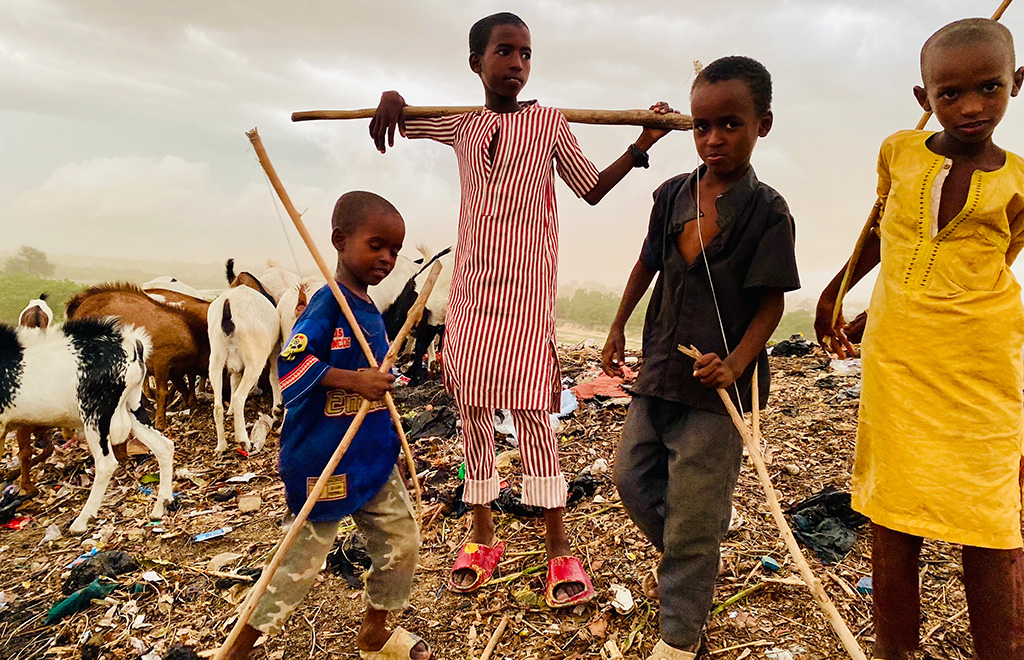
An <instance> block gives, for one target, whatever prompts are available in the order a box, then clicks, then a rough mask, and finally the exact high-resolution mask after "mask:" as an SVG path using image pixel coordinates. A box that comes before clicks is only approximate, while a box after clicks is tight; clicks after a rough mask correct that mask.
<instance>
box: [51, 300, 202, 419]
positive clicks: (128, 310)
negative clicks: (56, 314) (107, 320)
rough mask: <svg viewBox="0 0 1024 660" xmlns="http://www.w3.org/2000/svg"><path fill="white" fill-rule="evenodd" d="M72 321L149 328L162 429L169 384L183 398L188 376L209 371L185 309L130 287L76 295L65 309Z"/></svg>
mask: <svg viewBox="0 0 1024 660" xmlns="http://www.w3.org/2000/svg"><path fill="white" fill-rule="evenodd" d="M65 314H66V316H67V318H68V320H71V319H80V318H88V317H103V316H116V317H117V318H119V319H121V320H122V321H125V322H127V323H131V324H133V325H136V326H138V327H140V328H145V329H146V331H147V332H149V336H150V337H151V339H152V342H153V350H152V351H150V353H149V356H148V359H147V360H146V368H147V370H148V371H149V373H150V374H152V376H153V379H154V380H155V381H156V397H155V402H156V419H155V426H156V428H158V429H163V428H166V426H167V414H166V410H167V389H168V388H167V383H168V381H171V380H173V381H174V383H175V386H176V387H177V388H178V389H179V391H181V392H182V393H183V394H184V393H185V392H187V391H188V388H187V387H186V386H185V378H184V377H185V375H186V374H195V373H202V372H203V370H208V369H209V346H208V345H207V347H206V357H205V362H204V358H203V356H202V354H201V351H200V348H199V346H197V344H196V340H195V338H194V336H193V332H192V329H191V327H190V325H189V315H188V314H186V313H185V311H184V310H183V309H179V308H177V307H171V306H170V305H166V304H163V303H160V302H157V301H156V300H153V299H152V298H150V297H149V296H148V295H146V292H145V291H143V290H142V289H140V288H139V287H137V286H135V285H134V284H127V283H120V282H119V283H108V284H101V285H98V286H94V287H92V288H89V289H86V290H85V291H82V292H80V293H77V294H75V296H73V297H72V298H71V300H69V301H68V304H67V307H66V308H65Z"/></svg>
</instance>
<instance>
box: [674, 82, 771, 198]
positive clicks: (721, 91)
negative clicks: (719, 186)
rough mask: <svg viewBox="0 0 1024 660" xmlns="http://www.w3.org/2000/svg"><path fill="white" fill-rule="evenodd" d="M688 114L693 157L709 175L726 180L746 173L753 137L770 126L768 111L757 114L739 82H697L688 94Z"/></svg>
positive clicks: (744, 86)
mask: <svg viewBox="0 0 1024 660" xmlns="http://www.w3.org/2000/svg"><path fill="white" fill-rule="evenodd" d="M690 113H691V114H692V115H693V141H694V143H695V144H696V146H697V154H698V155H699V156H700V159H701V160H702V161H704V163H705V164H706V165H707V166H708V171H709V172H710V173H711V174H713V175H715V176H716V177H718V178H721V179H725V180H727V181H729V180H733V179H735V178H739V177H740V176H741V175H742V174H743V173H744V172H746V171H747V166H748V165H749V163H750V154H752V153H753V152H754V145H755V144H756V143H757V138H759V137H764V136H766V135H768V131H769V130H771V127H772V112H771V110H769V111H768V112H766V113H765V114H764V115H760V114H758V113H757V111H756V110H755V109H754V97H753V95H752V94H751V93H750V87H749V86H748V85H747V83H746V82H744V81H742V80H736V79H734V80H723V81H721V82H716V83H699V84H698V85H697V86H696V87H694V88H693V92H691V94H690Z"/></svg>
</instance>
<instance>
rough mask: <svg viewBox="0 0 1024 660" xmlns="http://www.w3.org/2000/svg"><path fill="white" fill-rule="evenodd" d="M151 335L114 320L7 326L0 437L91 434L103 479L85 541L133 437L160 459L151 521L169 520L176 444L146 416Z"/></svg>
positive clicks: (85, 517)
mask: <svg viewBox="0 0 1024 660" xmlns="http://www.w3.org/2000/svg"><path fill="white" fill-rule="evenodd" d="M148 350H149V336H148V335H147V334H146V332H145V331H144V330H141V329H139V328H136V327H133V326H130V325H121V324H119V323H118V322H117V321H116V320H114V319H109V318H108V319H80V320H76V321H68V322H67V323H65V324H64V325H63V326H62V327H50V328H48V329H47V330H45V331H43V332H39V331H34V330H25V329H19V330H15V329H13V328H10V327H8V326H6V325H0V437H3V436H4V434H5V432H6V430H7V429H8V427H18V426H22V425H34V426H60V427H71V428H77V429H80V430H82V431H83V432H84V434H85V437H86V440H87V441H88V443H89V451H90V452H91V453H92V456H93V460H94V461H95V464H96V478H95V480H94V481H93V485H92V490H91V491H90V493H89V498H88V499H87V500H86V502H85V506H84V507H83V509H82V513H81V514H79V516H78V517H77V518H76V519H75V521H74V522H73V523H72V524H71V528H70V529H71V532H72V533H75V534H80V533H82V532H84V531H85V530H86V528H87V525H88V522H89V520H90V519H91V518H93V517H94V516H96V514H97V513H98V512H99V508H100V504H101V503H102V501H103V495H104V494H105V492H106V490H107V486H108V485H109V483H110V478H111V476H112V475H113V474H114V470H115V469H116V468H117V458H115V456H114V452H113V446H114V445H119V444H122V443H124V442H125V441H126V440H127V439H128V433H129V432H132V433H134V434H135V437H136V438H138V439H139V440H140V441H141V442H142V443H143V444H145V445H146V446H147V447H149V449H150V450H151V451H152V452H153V455H154V456H156V459H157V463H158V464H159V468H160V487H159V491H158V492H157V500H156V504H155V506H154V507H153V513H152V516H153V517H154V518H160V517H162V516H163V515H164V507H165V506H166V505H167V504H168V503H170V501H171V496H172V480H173V478H174V477H173V461H174V444H173V443H172V442H171V441H170V440H168V439H167V438H165V437H164V436H163V435H161V434H160V433H159V432H158V431H156V429H154V428H153V427H152V426H151V425H150V424H149V423H148V420H145V415H144V413H143V411H142V406H141V401H142V383H143V381H144V380H145V378H146V352H147V351H148Z"/></svg>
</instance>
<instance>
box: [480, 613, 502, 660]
mask: <svg viewBox="0 0 1024 660" xmlns="http://www.w3.org/2000/svg"><path fill="white" fill-rule="evenodd" d="M508 622H509V616H508V615H507V614H506V615H505V616H503V617H501V623H499V624H498V627H497V628H496V629H495V630H494V634H493V635H491V638H490V639H489V640H487V646H485V647H484V653H483V655H481V656H480V660H488V659H489V658H490V657H491V653H493V652H494V647H495V646H497V645H498V640H499V639H501V634H502V633H503V632H505V626H507V625H508Z"/></svg>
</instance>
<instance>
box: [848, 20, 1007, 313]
mask: <svg viewBox="0 0 1024 660" xmlns="http://www.w3.org/2000/svg"><path fill="white" fill-rule="evenodd" d="M1011 2H1013V0H1003V1H1002V3H1000V5H999V8H998V9H996V10H995V13H993V14H992V20H993V21H998V20H999V19H1000V18H1002V17H1003V12H1005V11H1006V8H1007V7H1009V6H1010V3H1011ZM931 116H932V113H931V112H926V113H924V115H923V116H922V117H921V121H919V122H917V127H916V128H917V130H919V131H920V130H924V127H925V126H926V125H927V124H928V120H929V119H931ZM882 206H883V205H882V198H881V197H879V198H878V199H876V200H875V205H874V206H873V207H872V208H871V214H870V215H868V220H867V222H865V223H864V228H863V229H861V230H860V236H858V237H857V243H856V244H855V245H854V247H853V254H852V255H851V256H850V260H849V261H848V262H847V263H846V270H845V271H844V272H843V281H842V283H841V284H840V285H839V294H838V295H837V296H836V302H835V305H834V306H833V307H832V327H833V328H835V327H836V323H837V322H838V321H839V312H840V310H842V309H843V298H844V297H845V296H846V292H847V291H848V290H849V288H850V280H851V279H852V278H853V272H854V271H855V270H857V262H858V261H859V260H860V255H861V252H863V251H864V245H865V244H866V243H867V242H868V239H869V238H870V237H871V234H873V233H875V232H876V230H877V228H878V225H879V222H881V219H882V211H883V210H884V209H883V208H882Z"/></svg>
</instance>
